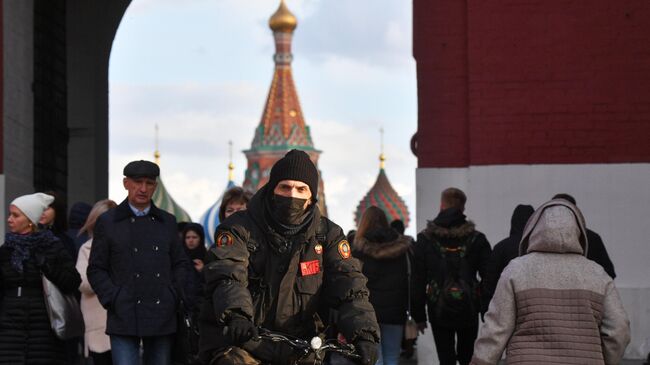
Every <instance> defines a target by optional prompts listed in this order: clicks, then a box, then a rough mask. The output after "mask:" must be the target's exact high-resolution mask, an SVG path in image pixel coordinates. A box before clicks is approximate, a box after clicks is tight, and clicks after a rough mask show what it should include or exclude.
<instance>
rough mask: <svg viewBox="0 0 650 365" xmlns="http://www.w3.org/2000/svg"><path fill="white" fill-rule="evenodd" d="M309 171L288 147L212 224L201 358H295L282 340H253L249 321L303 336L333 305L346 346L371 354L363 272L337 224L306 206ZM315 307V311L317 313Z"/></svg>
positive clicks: (311, 182) (370, 358)
mask: <svg viewBox="0 0 650 365" xmlns="http://www.w3.org/2000/svg"><path fill="white" fill-rule="evenodd" d="M318 179H319V176H318V170H317V169H316V166H315V165H314V164H313V163H312V162H311V160H310V158H309V155H307V154H306V153H305V152H302V151H298V150H292V151H290V152H288V153H287V154H286V155H285V156H284V157H283V158H282V159H280V160H279V161H278V162H277V163H276V164H275V165H274V166H273V168H272V169H271V174H270V178H269V182H268V184H266V185H265V186H264V187H262V188H261V189H260V190H259V191H258V192H257V193H256V194H255V196H253V198H252V200H251V201H250V203H249V204H248V210H246V211H241V212H237V213H235V214H233V215H232V216H230V217H229V218H228V219H226V220H225V221H224V222H223V223H222V224H221V225H220V226H219V227H218V229H217V232H216V234H215V235H216V239H215V242H216V245H215V247H213V248H211V249H210V251H208V255H207V258H206V268H205V269H204V273H205V280H206V301H205V302H204V306H203V308H202V311H201V323H200V328H201V339H200V342H201V344H200V352H201V357H202V359H203V361H205V362H206V363H210V364H240V363H241V362H238V361H241V360H237V359H236V358H246V357H250V356H248V355H252V356H253V357H255V358H257V359H259V360H262V361H266V362H270V363H273V364H291V363H293V361H295V360H296V358H295V356H296V355H295V354H294V353H293V351H292V350H291V348H289V346H288V345H284V344H281V343H280V344H278V343H268V342H266V341H264V340H258V339H256V336H255V335H256V332H257V327H258V326H261V327H264V328H266V329H269V330H272V331H279V332H282V333H286V334H289V335H293V336H297V337H300V338H305V339H309V338H311V337H312V336H314V335H316V334H318V333H319V332H320V331H322V328H321V327H320V326H319V322H321V321H320V320H319V319H320V318H322V319H328V317H327V314H328V312H327V310H328V309H334V310H336V311H337V312H338V321H337V326H338V330H339V331H340V332H341V333H342V334H343V336H345V338H346V340H347V341H348V342H349V343H353V344H354V345H355V346H356V349H357V351H358V353H359V354H360V355H361V358H362V359H361V360H359V361H360V363H361V364H365V365H370V364H374V363H375V362H376V360H377V342H378V341H379V331H378V325H377V320H376V318H375V312H374V310H373V308H372V306H371V304H370V302H369V301H368V289H367V288H366V278H365V277H364V276H363V274H362V273H361V268H360V263H359V261H358V260H357V259H355V258H353V257H352V256H351V248H350V244H349V243H348V241H347V240H346V238H345V235H344V234H343V230H342V229H341V228H340V227H339V226H337V225H336V224H334V223H333V222H331V221H330V220H329V219H327V218H325V217H322V216H321V215H320V211H319V210H318V207H317V205H316V197H317V196H318V190H317V189H318ZM319 314H320V315H319Z"/></svg>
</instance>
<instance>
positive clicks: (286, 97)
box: [243, 0, 327, 215]
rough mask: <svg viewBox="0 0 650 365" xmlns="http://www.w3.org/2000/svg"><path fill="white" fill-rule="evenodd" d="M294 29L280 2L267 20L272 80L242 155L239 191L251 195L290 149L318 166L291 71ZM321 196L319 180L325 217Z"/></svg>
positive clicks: (287, 10)
mask: <svg viewBox="0 0 650 365" xmlns="http://www.w3.org/2000/svg"><path fill="white" fill-rule="evenodd" d="M297 26H298V21H297V20H296V17H295V16H294V15H293V14H291V11H289V9H288V8H287V5H286V4H285V2H284V0H281V1H280V6H279V7H278V10H277V11H276V12H275V13H274V14H273V15H272V16H271V18H270V19H269V27H270V28H271V30H272V31H273V39H274V40H275V56H274V57H273V61H274V64H275V67H274V70H273V80H272V81H271V87H270V89H269V93H268V96H267V98H266V103H265V105H264V110H263V111H262V118H261V120H260V124H259V125H258V126H257V129H256V130H255V136H254V137H253V143H252V144H251V147H250V149H248V150H246V151H244V153H245V154H246V159H247V160H248V166H247V168H246V174H245V178H244V184H243V188H244V189H246V190H248V191H253V192H254V191H256V190H257V189H259V188H261V187H262V186H263V185H264V184H266V183H267V181H268V180H269V175H270V172H271V167H272V166H273V164H274V163H275V162H276V161H278V160H279V159H280V158H282V157H283V156H284V155H285V154H286V153H287V152H289V151H290V150H292V149H299V150H303V151H305V152H307V153H308V154H309V156H310V157H311V160H312V161H313V162H314V164H315V165H316V166H318V157H319V156H320V152H321V151H319V150H317V149H316V148H314V143H313V141H312V139H311V133H310V131H309V127H308V126H307V124H306V123H305V119H304V116H303V114H302V108H301V106H300V100H299V99H298V92H297V91H296V86H295V85H294V82H293V74H292V71H291V61H292V60H293V55H292V53H291V40H292V38H293V33H294V31H295V30H296V27H297ZM323 192H324V188H323V181H322V179H321V180H320V183H319V189H318V205H319V208H320V209H321V213H322V214H323V215H327V210H326V208H325V195H324V194H323Z"/></svg>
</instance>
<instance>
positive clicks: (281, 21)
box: [269, 0, 298, 32]
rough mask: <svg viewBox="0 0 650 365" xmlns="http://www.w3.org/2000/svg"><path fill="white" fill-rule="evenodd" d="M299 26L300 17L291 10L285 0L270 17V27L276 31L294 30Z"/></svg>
mask: <svg viewBox="0 0 650 365" xmlns="http://www.w3.org/2000/svg"><path fill="white" fill-rule="evenodd" d="M297 26H298V19H296V17H295V16H294V15H293V14H292V13H291V12H290V11H289V8H287V5H286V4H285V3H284V0H282V1H281V2H280V6H279V7H278V10H276V12H275V13H274V14H273V15H272V16H271V18H270V19H269V27H270V28H271V30H273V31H274V32H293V31H294V29H296V27H297Z"/></svg>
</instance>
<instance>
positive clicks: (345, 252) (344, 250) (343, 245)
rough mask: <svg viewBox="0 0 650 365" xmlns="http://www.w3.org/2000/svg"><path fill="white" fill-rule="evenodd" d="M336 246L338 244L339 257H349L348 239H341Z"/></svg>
mask: <svg viewBox="0 0 650 365" xmlns="http://www.w3.org/2000/svg"><path fill="white" fill-rule="evenodd" d="M338 246H339V255H341V257H343V258H344V259H349V258H350V251H351V249H350V243H348V240H341V242H339V245H338Z"/></svg>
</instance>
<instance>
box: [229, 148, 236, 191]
mask: <svg viewBox="0 0 650 365" xmlns="http://www.w3.org/2000/svg"><path fill="white" fill-rule="evenodd" d="M234 170H235V164H233V163H232V140H230V141H228V182H231V181H235V173H234Z"/></svg>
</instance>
